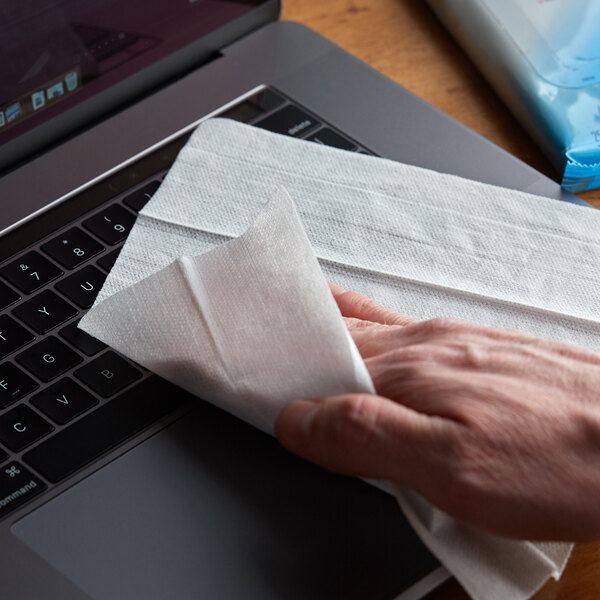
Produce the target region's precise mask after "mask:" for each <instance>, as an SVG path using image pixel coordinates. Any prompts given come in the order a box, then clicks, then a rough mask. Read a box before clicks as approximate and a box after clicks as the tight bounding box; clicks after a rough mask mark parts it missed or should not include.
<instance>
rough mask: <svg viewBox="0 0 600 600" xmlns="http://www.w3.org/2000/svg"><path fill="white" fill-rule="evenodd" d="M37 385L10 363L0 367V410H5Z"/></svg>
mask: <svg viewBox="0 0 600 600" xmlns="http://www.w3.org/2000/svg"><path fill="white" fill-rule="evenodd" d="M37 387H38V384H37V383H36V382H35V381H34V380H33V379H31V377H29V375H25V373H23V371H21V369H19V368H17V367H16V366H15V365H13V364H12V363H4V364H2V365H0V408H6V407H7V406H9V405H11V404H12V403H13V402H16V401H17V400H20V399H21V398H23V397H24V396H26V395H27V394H29V393H30V392H33V390H35V389H36V388H37Z"/></svg>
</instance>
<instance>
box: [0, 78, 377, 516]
mask: <svg viewBox="0 0 600 600" xmlns="http://www.w3.org/2000/svg"><path fill="white" fill-rule="evenodd" d="M218 116H220V117H227V118H231V119H235V120H238V121H243V122H246V123H250V124H252V125H256V126H258V127H262V128H265V129H268V130H271V131H274V132H277V133H281V134H285V135H290V136H294V137H299V138H303V139H307V140H310V141H312V142H315V143H320V144H325V145H328V146H335V147H338V148H342V149H345V150H351V151H358V152H364V153H369V154H370V152H369V151H368V150H366V149H364V148H361V147H360V146H359V145H358V144H356V143H355V142H354V141H352V140H351V139H350V138H348V137H347V136H345V135H344V134H343V133H341V132H339V131H337V130H336V129H334V128H333V127H331V126H330V125H329V124H327V123H325V122H324V121H323V120H322V119H319V118H318V117H317V116H316V115H314V114H312V113H311V112H310V111H308V110H306V109H304V108H302V107H300V106H298V105H297V104H295V103H293V102H292V101H290V100H289V99H288V98H285V97H284V96H283V95H282V94H280V93H279V92H276V91H274V90H273V89H270V88H265V89H263V90H262V91H259V92H257V93H255V94H253V95H252V96H250V97H249V98H246V99H244V100H242V101H241V102H239V103H238V104H236V105H235V106H233V107H232V108H229V109H227V110H226V111H224V112H222V113H221V114H219V115H218ZM189 135H190V134H185V135H184V136H182V137H181V138H180V139H179V140H176V142H172V143H170V146H171V147H174V151H173V152H172V154H171V155H168V154H167V153H165V152H164V151H163V150H161V149H159V150H157V151H156V153H161V152H162V155H161V157H160V158H161V159H162V160H159V161H157V160H154V161H153V160H152V158H153V156H152V155H150V156H149V157H145V158H142V159H140V161H139V163H140V164H139V165H137V166H138V171H140V172H144V166H146V170H148V165H153V164H155V163H157V162H158V163H159V167H158V168H157V169H156V170H155V171H154V172H152V173H151V174H149V176H148V177H144V179H143V181H138V182H136V183H135V184H134V185H133V186H132V187H131V188H130V189H127V190H125V191H124V192H119V193H116V194H106V193H105V194H104V195H105V196H106V198H105V199H102V198H101V199H100V201H98V200H96V201H95V203H94V208H93V209H92V210H90V212H88V213H86V214H83V215H78V216H77V218H76V219H72V220H70V221H69V222H68V223H67V224H63V225H62V226H61V227H60V228H59V229H57V230H55V231H54V232H53V233H52V234H50V235H45V236H44V237H42V238H41V239H37V240H36V241H35V242H33V243H31V244H29V245H28V246H27V247H26V248H23V249H21V250H20V251H19V252H18V253H16V254H15V255H13V256H11V257H9V258H7V259H5V260H3V261H2V262H0V518H2V517H4V516H5V515H7V514H8V513H10V512H11V511H12V510H14V509H16V508H17V507H19V506H22V505H23V504H24V503H26V502H27V501H28V500H30V499H32V498H34V497H37V496H38V495H39V494H41V493H42V492H44V491H45V490H47V489H49V488H51V487H52V486H53V485H54V484H57V483H59V482H62V481H64V480H65V479H66V478H68V477H69V476H71V475H72V474H74V473H76V472H77V471H78V470H80V469H82V468H83V467H86V466H88V465H89V464H90V463H92V462H93V461H94V460H96V459H98V458H99V457H101V456H103V455H105V454H106V453H107V452H109V451H111V450H113V449H114V448H116V447H118V446H119V445H120V444H122V443H124V442H125V441H127V440H129V439H130V438H132V437H133V436H135V435H136V434H138V433H139V432H141V431H142V430H144V429H146V428H147V427H149V426H150V425H152V424H154V423H156V422H157V421H158V420H159V419H161V418H162V417H165V416H166V415H168V414H170V413H172V412H173V411H175V410H176V409H178V408H180V407H181V406H182V405H183V404H185V403H186V402H187V398H186V394H184V393H183V392H181V393H173V390H174V389H176V388H174V387H173V386H172V385H171V384H169V383H167V382H166V381H164V380H161V379H159V378H158V377H156V376H154V375H152V374H151V373H149V372H147V371H146V370H145V369H143V368H142V367H140V366H139V365H136V364H133V363H132V362H131V361H129V360H128V359H126V358H124V357H123V356H121V355H120V354H118V353H117V352H114V351H113V350H111V349H110V348H108V347H107V346H106V345H105V344H103V343H102V342H100V341H98V340H96V339H94V338H92V337H90V336H89V335H88V334H86V333H85V332H83V331H81V330H80V329H78V328H77V324H78V322H79V320H80V319H81V317H82V316H83V315H84V314H85V312H86V311H87V310H88V309H89V308H90V307H91V306H92V304H93V303H94V300H95V298H96V295H97V293H98V292H99V290H100V288H101V287H102V284H103V283H104V280H105V279H106V276H107V274H108V272H109V271H110V269H111V267H112V266H113V264H114V262H115V260H116V258H117V256H118V254H119V251H120V249H121V247H122V245H123V243H124V242H125V240H126V238H127V235H128V234H129V232H130V231H131V228H132V227H133V225H134V223H135V220H136V215H137V213H138V212H139V211H140V210H141V209H142V208H143V207H144V205H145V204H146V203H147V202H148V200H149V199H150V198H151V197H152V195H153V194H154V192H155V191H156V190H157V189H158V187H159V185H160V182H161V180H162V178H163V177H164V175H165V174H166V172H167V170H168V167H169V166H170V163H171V162H172V160H173V158H174V156H175V155H176V151H177V150H178V149H179V148H180V147H181V146H182V145H183V144H184V143H185V141H186V140H187V138H188V137H189ZM156 153H154V154H156ZM165 157H166V158H165ZM141 163H147V165H144V164H141ZM136 164H137V163H136ZM71 201H72V202H75V203H76V202H77V198H75V199H73V200H71ZM41 218H42V219H43V218H45V217H44V216H43V217H41ZM11 235H13V236H14V234H11Z"/></svg>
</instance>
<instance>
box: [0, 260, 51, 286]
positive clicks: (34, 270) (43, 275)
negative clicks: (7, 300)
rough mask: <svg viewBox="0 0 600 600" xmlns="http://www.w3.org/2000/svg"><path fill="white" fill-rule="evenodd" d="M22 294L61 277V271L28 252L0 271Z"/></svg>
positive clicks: (47, 261)
mask: <svg viewBox="0 0 600 600" xmlns="http://www.w3.org/2000/svg"><path fill="white" fill-rule="evenodd" d="M0 273H2V275H3V276H4V277H5V278H6V279H8V281H10V282H11V283H12V284H13V285H15V286H16V287H18V288H19V289H20V290H21V291H22V292H25V293H26V294H31V292H35V290H37V289H39V288H41V287H42V286H44V285H46V284H47V283H48V282H50V281H52V280H53V279H56V278H57V277H58V276H59V275H62V271H61V270H60V269H59V268H58V267H57V266H55V265H53V264H52V263H51V262H50V261H49V260H48V259H46V258H44V257H43V256H42V255H41V254H39V253H37V252H28V253H27V254H25V255H24V256H21V258H19V259H17V260H15V261H13V262H11V263H10V264H8V265H6V267H3V268H2V270H1V271H0Z"/></svg>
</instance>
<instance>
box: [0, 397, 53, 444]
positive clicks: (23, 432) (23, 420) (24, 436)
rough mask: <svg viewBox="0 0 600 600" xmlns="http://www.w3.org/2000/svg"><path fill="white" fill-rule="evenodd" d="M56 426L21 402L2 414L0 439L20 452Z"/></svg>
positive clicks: (0, 417) (0, 418)
mask: <svg viewBox="0 0 600 600" xmlns="http://www.w3.org/2000/svg"><path fill="white" fill-rule="evenodd" d="M53 429H54V427H52V425H50V423H48V421H46V419H44V418H42V417H40V415H38V414H37V413H36V412H34V411H33V410H31V408H29V406H26V405H25V404H19V406H15V408H11V409H10V410H9V411H8V412H6V413H4V414H3V415H2V416H0V440H2V443H3V444H4V445H5V446H8V447H9V448H10V449H11V450H14V451H15V452H19V451H20V450H23V448H25V447H26V446H29V445H30V444H33V442H37V440H39V439H40V438H42V437H44V436H45V435H46V434H47V433H50V432H51V431H52V430H53Z"/></svg>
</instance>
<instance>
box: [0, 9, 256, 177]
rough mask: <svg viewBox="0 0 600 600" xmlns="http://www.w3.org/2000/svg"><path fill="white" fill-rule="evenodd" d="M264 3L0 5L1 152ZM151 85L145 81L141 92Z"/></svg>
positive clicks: (152, 83) (139, 89)
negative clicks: (8, 143)
mask: <svg viewBox="0 0 600 600" xmlns="http://www.w3.org/2000/svg"><path fill="white" fill-rule="evenodd" d="M263 1H264V0H2V2H0V54H1V56H2V60H0V147H1V146H4V145H5V144H6V143H7V142H10V141H11V140H14V139H16V138H18V137H19V136H22V135H23V134H25V133H27V132H30V131H31V130H33V129H34V128H39V126H40V125H43V124H45V123H48V122H50V121H52V120H54V119H56V117H58V116H60V115H61V114H63V113H65V111H67V110H70V109H73V108H74V107H76V106H78V105H81V104H82V103H84V102H85V101H86V100H89V99H90V98H91V97H92V96H98V94H101V93H102V92H104V91H106V90H110V89H111V88H115V86H116V84H119V83H120V82H123V81H125V80H127V79H128V78H129V79H131V78H132V77H134V76H136V75H137V76H139V75H140V74H144V73H145V72H148V71H149V70H150V69H149V68H150V67H151V66H152V65H155V64H157V63H160V61H162V60H164V59H165V58H166V57H169V56H173V55H174V54H176V53H177V52H178V51H181V50H182V49H184V48H186V47H189V46H190V44H192V43H193V42H195V41H196V40H199V39H201V38H203V36H206V35H207V34H209V33H210V32H213V31H215V30H217V29H219V28H221V27H222V26H224V25H225V24H227V23H230V22H232V21H234V20H235V19H238V18H239V17H242V16H243V15H244V14H246V13H248V12H249V11H251V10H252V9H253V8H254V7H256V6H258V5H259V4H262V3H263ZM200 53H201V50H199V51H198V52H197V56H198V55H199V54H200ZM196 62H197V61H196ZM191 66H194V65H193V64H189V62H188V63H187V68H190V67H191ZM172 71H173V67H171V72H172ZM176 74H177V73H176V72H175V73H174V75H176ZM138 78H139V77H138ZM148 84H150V85H148ZM156 84H157V82H156V81H150V80H148V81H147V82H146V86H145V87H146V90H147V89H148V88H149V87H152V85H154V86H155V85H156ZM143 88H144V85H140V86H138V87H137V89H136V90H135V92H137V93H139V92H140V91H145V90H144V89H143ZM135 92H134V93H135ZM105 96H106V97H107V101H108V100H109V98H108V95H107V94H105ZM113 100H114V98H113ZM123 100H124V99H123V98H121V99H120V101H121V102H123ZM113 104H114V103H113ZM99 108H100V109H101V107H98V106H96V114H97V113H98V112H99V110H98V109H99ZM109 108H115V106H114V105H113V106H112V107H109ZM11 145H13V146H14V144H11ZM3 158H4V160H3V161H0V162H4V163H6V162H7V161H6V157H3ZM1 166H2V165H1V164H0V167H1Z"/></svg>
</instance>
